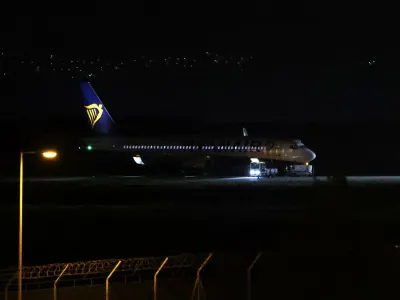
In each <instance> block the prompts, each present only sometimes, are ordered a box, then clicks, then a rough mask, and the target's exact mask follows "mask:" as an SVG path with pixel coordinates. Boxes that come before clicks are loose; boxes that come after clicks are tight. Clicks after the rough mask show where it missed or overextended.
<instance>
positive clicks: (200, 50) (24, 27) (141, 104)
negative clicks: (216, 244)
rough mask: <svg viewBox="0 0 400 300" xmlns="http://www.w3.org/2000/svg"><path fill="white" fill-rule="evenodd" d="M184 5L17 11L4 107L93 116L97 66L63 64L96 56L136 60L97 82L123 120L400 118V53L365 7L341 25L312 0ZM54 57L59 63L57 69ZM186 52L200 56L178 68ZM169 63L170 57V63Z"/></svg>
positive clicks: (28, 113) (24, 114)
mask: <svg viewBox="0 0 400 300" xmlns="http://www.w3.org/2000/svg"><path fill="white" fill-rule="evenodd" d="M271 7H272V6H271ZM178 8H179V7H175V6H165V5H163V4H161V5H158V3H157V4H152V5H149V6H140V7H136V8H135V13H133V12H132V13H131V14H130V13H128V12H125V13H122V14H121V15H117V14H116V11H117V10H116V9H114V8H112V7H108V5H107V7H104V5H103V6H102V5H97V6H87V7H82V8H81V12H82V13H88V12H89V11H90V13H91V14H92V16H81V17H37V16H35V17H18V18H17V19H16V31H15V32H13V33H10V32H9V33H8V34H5V36H6V37H7V39H6V40H7V41H11V42H10V43H8V45H13V47H4V51H3V52H4V53H5V54H4V57H3V59H2V69H3V71H4V74H6V75H3V77H2V79H1V80H2V81H3V82H5V83H6V86H7V90H8V94H7V97H10V99H12V100H11V101H7V102H4V103H3V104H2V113H1V116H2V118H6V117H9V115H13V116H15V117H17V118H24V119H32V120H45V119H46V118H48V116H49V115H51V116H53V117H57V118H61V119H63V118H72V117H73V118H80V117H83V116H84V111H83V110H82V99H81V96H80V93H79V87H78V83H79V80H81V79H83V78H87V76H88V75H91V74H93V72H92V69H88V68H85V67H82V68H81V66H79V69H82V70H80V74H78V75H77V74H72V75H71V74H69V75H68V74H67V75H66V69H65V70H64V69H63V70H62V68H63V66H62V65H61V63H60V61H61V62H63V61H64V62H65V61H70V60H71V61H74V62H75V61H76V62H78V61H79V63H80V64H83V63H82V62H83V61H90V60H95V66H94V67H96V68H98V69H99V68H102V66H105V65H106V64H110V65H111V66H116V64H117V62H118V61H121V62H124V63H125V64H126V65H128V66H127V67H125V69H123V70H118V71H119V74H117V73H118V72H116V70H115V69H111V70H110V69H107V70H101V72H100V71H98V73H97V74H94V75H95V76H93V77H91V81H92V82H93V86H94V87H95V89H96V90H97V91H98V94H99V95H100V96H101V98H102V99H103V101H104V103H105V104H106V106H107V107H108V109H109V111H110V112H111V113H112V115H113V117H114V118H115V119H117V120H118V119H120V118H135V117H143V116H146V115H151V116H170V117H171V116H172V117H173V116H177V117H180V116H186V117H193V118H197V119H204V120H205V121H213V122H215V121H217V122H225V121H227V122H269V121H277V120H278V121H301V122H315V121H316V122H318V121H334V122H336V121H337V122H340V121H348V120H352V121H361V120H372V121H375V120H394V121H395V120H397V111H398V104H397V103H398V98H399V97H398V96H400V93H399V88H398V86H399V82H400V75H399V72H398V66H399V62H398V61H399V60H398V57H397V56H398V54H397V53H398V49H397V48H396V45H394V44H393V45H391V44H388V43H383V40H385V38H386V37H385V34H386V35H388V36H389V35H390V34H389V32H388V31H382V30H381V29H380V27H374V25H373V23H372V22H369V23H367V22H365V21H367V20H368V18H366V16H364V18H363V16H362V14H361V13H360V16H359V17H358V19H357V20H358V23H357V25H355V23H354V22H353V24H352V25H351V24H350V23H346V22H347V20H349V19H348V18H347V19H346V20H344V19H342V22H341V23H340V24H336V25H335V23H332V22H331V21H332V20H334V12H335V11H331V13H330V14H329V15H326V14H321V13H320V12H319V11H318V9H316V8H315V7H314V6H311V5H310V6H306V5H303V6H302V5H300V6H298V7H291V9H290V10H288V11H287V12H286V13H283V10H282V9H283V8H284V7H272V8H271V9H269V10H265V9H264V10H263V8H262V7H251V8H250V7H245V8H243V11H242V12H243V17H242V18H240V17H238V16H240V15H238V12H239V11H241V10H242V8H240V9H239V8H237V7H236V8H232V7H231V6H228V7H225V6H223V5H221V6H218V7H214V10H213V9H212V7H208V6H203V7H201V8H196V10H195V11H196V13H195V14H194V15H193V16H194V17H193V18H191V17H190V15H188V14H186V15H185V14H182V13H180V11H179V10H177V9H178ZM188 9H189V10H190V9H192V10H193V9H194V8H190V7H189V8H188ZM224 9H225V12H226V13H225V14H224V15H223V17H222V16H221V12H223V11H224ZM107 10H108V15H107V14H105V12H106V11H107ZM256 11H257V12H256ZM278 11H279V12H280V13H275V12H278ZM360 12H361V11H360ZM203 13H204V14H203ZM206 13H207V14H206ZM95 14H97V16H93V15H95ZM252 14H253V18H252V19H250V18H248V17H245V16H249V15H252ZM177 16H180V17H179V18H178V17H177ZM202 16H203V17H202ZM349 24H350V25H349ZM364 24H365V25H364ZM367 24H368V25H367ZM383 33H384V34H383ZM206 53H210V54H209V56H207V54H206ZM50 56H51V57H52V59H54V65H52V67H54V70H51V69H49V68H47V69H46V64H48V63H49V57H50ZM185 57H188V58H189V57H190V58H191V59H193V60H194V59H196V60H197V63H196V64H193V66H190V67H189V64H188V65H183V64H182V63H180V64H179V65H178V64H176V65H175V64H174V62H176V59H181V62H182V60H183V58H185ZM243 57H244V58H245V61H244V62H243V61H241V59H243ZM165 58H171V60H172V62H171V64H169V65H166V64H162V61H163V59H165ZM214 58H216V61H217V62H216V63H214V62H213V60H214ZM207 59H208V60H207ZM225 60H229V62H226V61H225ZM21 62H24V63H25V64H27V63H28V62H32V66H30V68H27V67H26V66H22V64H21ZM133 62H135V63H133ZM160 62H161V63H160ZM129 63H130V64H129ZM92 67H93V66H92ZM77 68H78V67H77ZM14 87H15V94H14V95H13V91H12V89H13V88H14ZM3 93H4V94H5V92H4V91H3ZM4 96H5V95H4Z"/></svg>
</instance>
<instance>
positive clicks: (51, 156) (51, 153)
mask: <svg viewBox="0 0 400 300" xmlns="http://www.w3.org/2000/svg"><path fill="white" fill-rule="evenodd" d="M35 153H36V152H35V151H29V152H27V151H21V152H20V154H19V237H18V300H22V223H23V222H22V220H23V219H22V213H23V191H24V154H35ZM42 156H43V157H44V158H46V159H54V158H56V157H57V152H55V151H42Z"/></svg>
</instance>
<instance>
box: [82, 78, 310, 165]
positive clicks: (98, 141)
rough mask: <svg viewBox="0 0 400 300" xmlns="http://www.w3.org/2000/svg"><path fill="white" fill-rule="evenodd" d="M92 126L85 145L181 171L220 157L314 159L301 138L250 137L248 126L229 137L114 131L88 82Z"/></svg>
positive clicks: (306, 161) (86, 100)
mask: <svg viewBox="0 0 400 300" xmlns="http://www.w3.org/2000/svg"><path fill="white" fill-rule="evenodd" d="M81 91H82V94H83V98H84V108H85V109H86V113H87V116H88V118H89V122H90V125H91V127H92V130H93V132H94V133H95V134H96V135H97V136H93V137H88V138H85V139H84V145H82V148H86V149H87V150H99V151H119V152H124V153H127V154H130V155H131V157H132V160H133V161H134V162H135V163H136V164H138V165H147V166H157V165H158V166H160V165H164V164H165V165H169V166H171V165H174V166H177V167H178V168H179V169H180V170H181V171H182V172H187V171H189V172H190V171H191V170H199V171H203V172H204V170H205V169H210V166H211V168H212V165H215V164H216V162H218V160H220V159H224V158H230V159H232V160H231V161H232V163H233V164H234V162H235V160H237V161H238V160H239V159H242V161H243V160H244V161H245V162H246V163H247V165H248V164H249V163H250V159H251V158H253V159H255V158H257V159H258V160H260V161H264V162H269V163H271V164H274V165H277V166H278V165H279V166H280V168H279V169H283V168H285V167H287V165H296V164H301V165H308V164H309V163H310V162H311V161H312V160H314V159H315V157H316V155H315V153H314V152H313V151H312V150H311V149H309V148H307V147H306V146H305V145H304V144H303V143H302V142H301V141H300V140H272V139H268V138H257V137H250V136H249V135H248V132H247V130H246V128H243V133H242V136H238V137H233V138H227V137H220V138H201V137H196V136H185V137H172V136H171V137H169V136H162V137H158V138H157V137H156V138H154V137H152V138H143V137H135V136H124V135H121V134H115V133H114V132H115V131H116V123H115V121H114V120H113V118H112V117H111V115H110V114H109V112H108V111H107V109H106V107H105V105H104V104H103V102H102V101H101V100H100V98H99V97H98V96H97V94H96V92H95V90H94V89H93V87H92V85H91V84H90V83H89V82H82V83H81Z"/></svg>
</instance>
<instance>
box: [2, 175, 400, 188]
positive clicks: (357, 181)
mask: <svg viewBox="0 0 400 300" xmlns="http://www.w3.org/2000/svg"><path fill="white" fill-rule="evenodd" d="M346 180H347V184H348V185H349V186H364V185H397V184H400V176H346ZM18 181H19V180H18V179H17V178H1V179H0V183H15V182H18ZM24 181H25V182H32V183H33V182H37V183H51V182H54V183H56V182H58V183H62V182H65V183H76V184H85V185H113V186H114V185H121V186H138V187H146V186H147V187H161V186H171V187H177V188H178V187H227V186H260V187H261V186H266V187H268V186H269V187H282V186H287V187H299V186H303V187H306V186H312V185H313V184H315V183H316V182H317V183H328V182H329V181H330V178H328V177H327V176H317V177H274V178H254V177H197V176H185V177H176V178H174V177H172V178H171V177H148V176H109V177H98V176H92V177H90V176H88V177H31V178H25V179H24Z"/></svg>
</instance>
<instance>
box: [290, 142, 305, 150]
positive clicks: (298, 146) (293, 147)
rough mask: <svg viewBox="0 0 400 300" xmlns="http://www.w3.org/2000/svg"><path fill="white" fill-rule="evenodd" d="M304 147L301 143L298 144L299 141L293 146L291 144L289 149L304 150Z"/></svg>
mask: <svg viewBox="0 0 400 300" xmlns="http://www.w3.org/2000/svg"><path fill="white" fill-rule="evenodd" d="M305 147H306V146H305V145H304V144H303V143H302V142H300V141H297V142H296V143H295V144H293V145H292V146H290V148H292V149H295V150H296V149H300V148H305Z"/></svg>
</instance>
